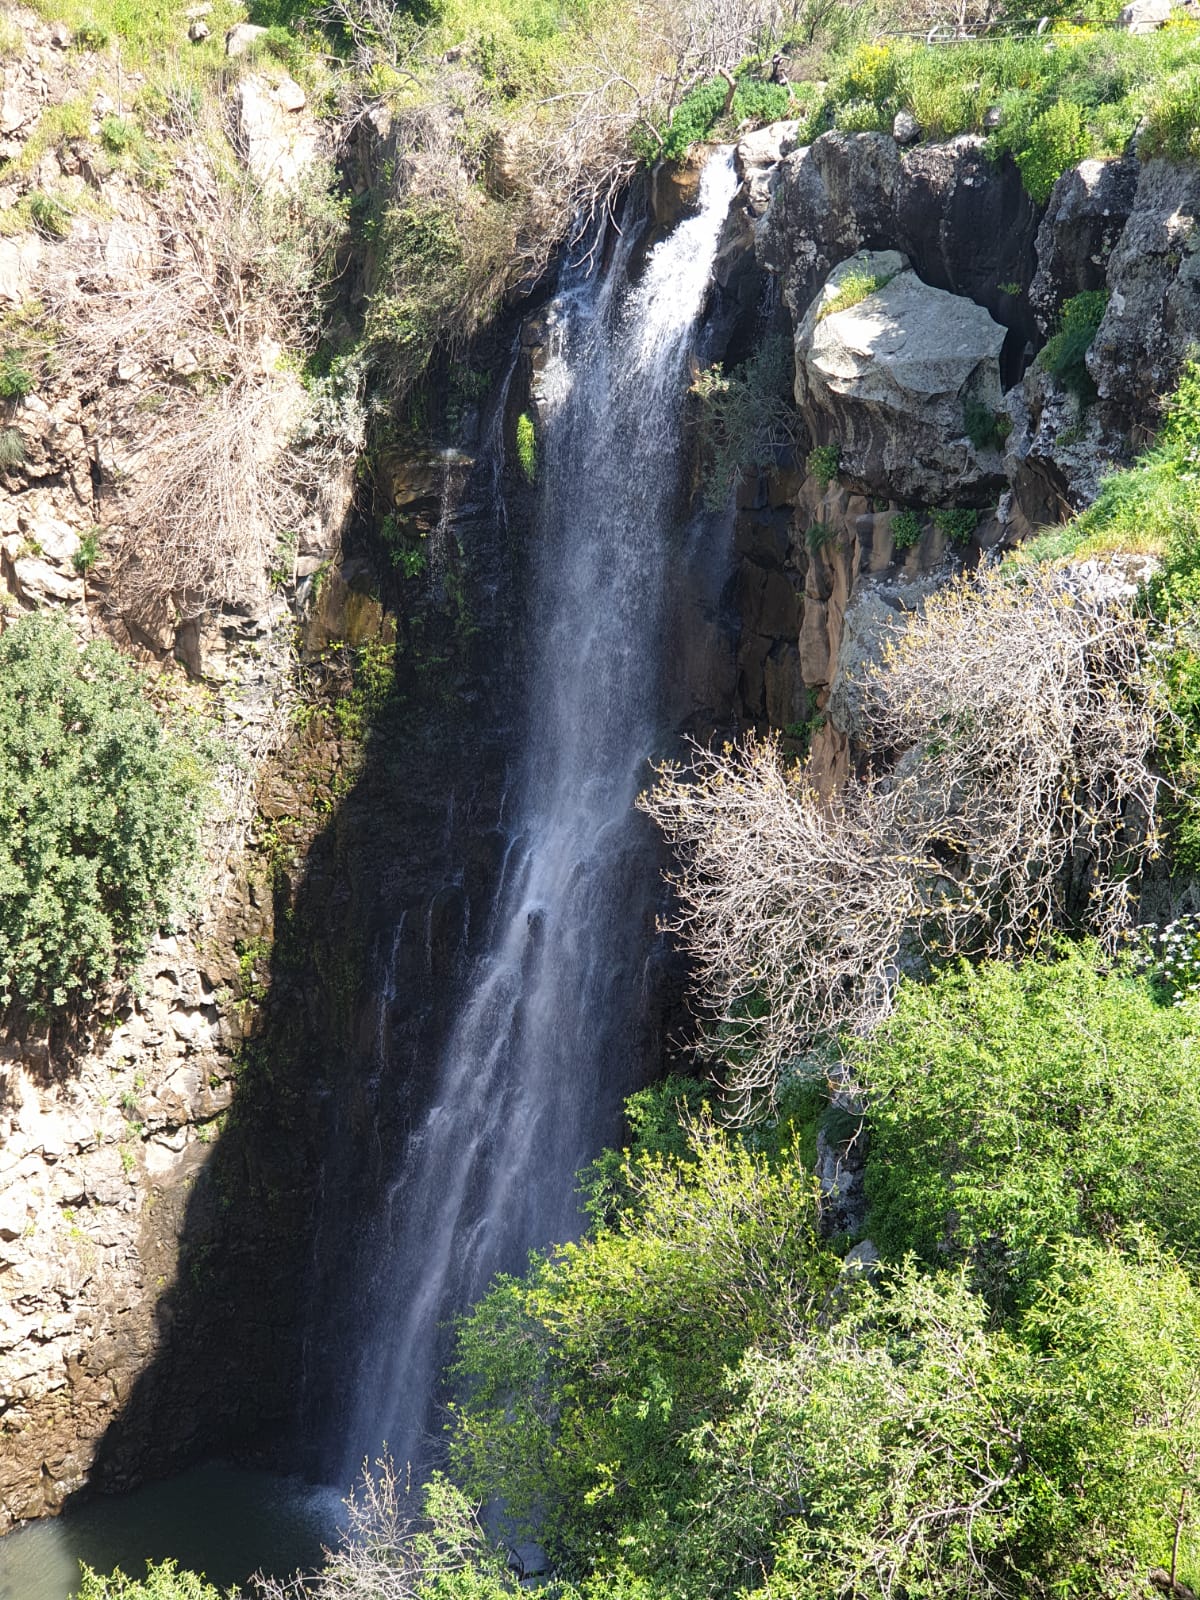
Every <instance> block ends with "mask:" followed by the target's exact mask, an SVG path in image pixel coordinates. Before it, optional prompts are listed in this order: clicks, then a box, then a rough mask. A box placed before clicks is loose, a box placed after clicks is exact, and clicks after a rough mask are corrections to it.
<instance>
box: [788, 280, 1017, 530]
mask: <svg viewBox="0 0 1200 1600" xmlns="http://www.w3.org/2000/svg"><path fill="white" fill-rule="evenodd" d="M872 278H873V279H875V280H876V281H878V282H879V285H880V286H879V287H878V288H876V289H875V290H874V291H873V292H871V293H869V294H867V295H865V296H864V297H863V298H862V299H860V300H858V301H857V302H855V303H853V304H850V305H846V306H844V308H842V309H838V308H839V305H840V304H841V302H842V301H844V300H845V299H846V296H847V292H848V286H849V284H850V283H852V282H853V281H855V280H856V279H857V280H860V281H861V280H862V279H872ZM1004 337H1005V333H1004V329H1003V328H1002V327H1001V326H1000V325H999V323H997V322H994V321H993V320H992V318H991V317H990V316H989V315H988V313H987V312H986V311H985V310H984V309H983V307H982V306H977V305H975V304H974V302H972V301H970V300H967V299H964V298H963V297H962V296H960V295H952V294H947V293H946V292H945V290H942V289H935V288H932V287H931V286H930V285H929V284H927V283H923V282H922V281H921V279H920V278H918V276H917V275H916V273H915V272H913V271H912V269H911V267H910V266H909V264H908V260H907V258H906V257H904V256H902V255H901V254H899V252H897V251H894V250H889V251H874V252H872V251H862V252H859V253H858V254H857V255H855V256H853V257H851V258H850V260H848V261H846V262H844V263H842V265H841V266H839V267H836V268H835V269H834V271H833V272H831V273H830V275H829V278H828V280H827V282H826V284H825V286H824V288H823V289H822V291H821V293H820V295H819V296H818V297H817V298H816V299H815V300H814V301H813V303H812V305H811V306H810V307H809V309H808V311H807V313H806V314H805V317H804V319H803V321H802V322H801V324H800V327H799V328H798V329H797V331H796V401H797V404H798V405H799V407H800V409H801V412H802V414H803V416H804V420H805V423H806V424H807V426H808V428H809V430H810V431H811V433H812V436H813V438H814V439H817V440H818V441H824V442H834V443H836V444H837V445H838V446H839V448H840V451H841V458H840V469H841V472H842V474H843V476H844V477H847V478H849V479H850V480H851V481H853V482H854V483H855V484H857V485H858V486H859V487H860V488H862V490H863V491H864V492H865V493H867V494H872V495H884V496H889V497H893V498H895V499H898V500H903V501H910V502H912V503H914V504H921V505H935V506H937V505H959V504H969V505H977V506H982V505H987V504H989V503H991V502H993V501H994V500H995V498H996V496H997V494H998V493H999V491H1000V489H1001V488H1002V487H1003V482H1004V474H1003V463H1002V461H1001V458H1000V455H999V453H998V452H997V451H996V450H995V449H985V450H977V449H976V448H975V446H974V445H973V444H972V443H971V441H970V439H969V438H968V437H967V435H966V426H965V412H966V407H967V405H968V404H969V403H973V404H977V405H979V406H981V407H986V408H987V409H988V410H991V411H993V412H997V413H998V412H999V411H1000V408H1001V404H1002V396H1001V389H1000V366H999V356H1000V349H1001V346H1002V345H1003V343H1004Z"/></svg>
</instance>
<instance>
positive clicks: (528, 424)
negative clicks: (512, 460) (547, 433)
mask: <svg viewBox="0 0 1200 1600" xmlns="http://www.w3.org/2000/svg"><path fill="white" fill-rule="evenodd" d="M517 463H518V465H519V466H520V468H521V471H522V472H523V473H524V475H525V479H526V482H528V483H533V482H534V480H535V479H536V478H537V432H536V430H535V428H534V426H533V418H532V417H531V416H530V415H529V413H528V411H522V413H521V415H520V416H519V417H518V418H517Z"/></svg>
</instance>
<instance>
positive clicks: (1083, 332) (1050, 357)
mask: <svg viewBox="0 0 1200 1600" xmlns="http://www.w3.org/2000/svg"><path fill="white" fill-rule="evenodd" d="M1107 305H1108V291H1107V289H1087V290H1085V291H1084V293H1083V294H1077V295H1072V297H1071V298H1070V299H1069V300H1068V301H1066V302H1065V304H1064V305H1063V308H1062V314H1061V316H1060V318H1059V325H1058V330H1057V332H1056V333H1054V335H1053V336H1052V337H1051V338H1050V339H1048V340H1047V342H1046V345H1045V348H1044V349H1043V350H1042V351H1041V352H1040V354H1039V355H1038V364H1039V366H1042V367H1044V368H1045V369H1046V371H1047V372H1049V373H1050V374H1051V375H1052V376H1053V377H1055V378H1057V379H1058V381H1059V383H1061V384H1062V385H1063V387H1064V388H1066V389H1070V390H1071V392H1072V393H1073V394H1075V395H1077V396H1078V397H1079V399H1080V400H1081V401H1082V402H1083V403H1084V404H1085V405H1087V404H1090V403H1091V402H1092V401H1093V400H1094V399H1095V398H1096V386H1095V384H1094V383H1093V382H1092V378H1091V374H1090V373H1089V372H1088V369H1087V353H1088V351H1089V350H1090V349H1091V346H1092V340H1093V339H1094V338H1095V337H1096V331H1097V329H1098V328H1099V326H1100V324H1101V322H1102V321H1103V319H1104V310H1105V307H1106V306H1107Z"/></svg>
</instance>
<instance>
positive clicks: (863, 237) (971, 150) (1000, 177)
mask: <svg viewBox="0 0 1200 1600" xmlns="http://www.w3.org/2000/svg"><path fill="white" fill-rule="evenodd" d="M756 181H757V182H758V184H759V185H760V186H762V185H763V184H764V182H765V183H766V184H767V186H768V187H769V188H770V191H771V205H770V209H769V211H768V212H767V213H766V215H765V216H764V217H763V218H762V220H761V222H759V224H758V227H757V234H756V243H757V250H758V257H759V261H760V262H761V264H762V265H763V266H764V267H766V268H767V270H768V271H771V272H774V273H776V274H777V275H778V277H779V281H780V284H781V287H782V290H783V295H784V299H785V301H786V303H787V305H788V307H789V309H790V310H791V312H792V315H793V316H794V317H795V318H796V320H797V321H798V320H799V319H800V318H801V317H802V316H803V315H804V313H805V311H806V310H807V308H808V306H809V303H810V302H811V300H812V298H813V296H814V295H815V294H816V292H817V290H818V289H819V288H820V286H821V284H822V283H823V282H824V280H825V278H826V277H827V276H828V274H829V272H830V270H831V269H832V268H833V267H835V266H837V265H838V263H839V262H841V261H844V260H845V259H846V258H847V257H848V256H851V255H854V254H855V253H856V252H857V251H860V250H899V251H902V252H903V253H904V254H905V255H906V256H907V257H908V258H909V260H910V262H911V263H912V266H913V268H914V270H915V271H916V273H917V274H918V276H919V277H920V278H922V279H923V280H924V281H925V282H926V283H928V284H930V285H932V286H933V287H934V288H939V289H944V290H946V291H948V292H949V293H951V294H957V295H964V296H966V297H967V298H969V299H972V300H974V301H975V302H976V303H977V304H979V305H982V306H985V307H986V308H987V310H988V311H989V312H990V313H991V315H992V316H993V317H994V318H995V319H996V320H997V321H999V322H1001V323H1002V324H1003V325H1004V326H1005V327H1006V328H1008V329H1010V330H1011V333H1012V338H1011V340H1010V345H1011V347H1012V350H1011V360H1010V362H1009V365H1010V366H1011V369H1012V370H1011V377H1010V378H1009V381H1011V378H1012V377H1016V376H1017V371H1018V367H1019V364H1020V360H1021V356H1022V352H1023V349H1024V346H1025V344H1026V342H1027V341H1028V339H1029V338H1030V337H1031V335H1033V334H1034V333H1035V332H1036V330H1035V329H1034V327H1033V325H1032V322H1031V319H1030V315H1029V311H1028V308H1027V307H1026V305H1025V304H1024V301H1023V298H1022V296H1023V291H1024V289H1025V287H1026V286H1027V284H1028V283H1029V280H1030V277H1031V276H1032V271H1033V256H1032V245H1033V239H1034V235H1035V233H1036V229H1037V221H1038V214H1037V208H1036V207H1035V206H1034V204H1033V202H1032V201H1031V200H1030V199H1029V197H1028V195H1026V193H1025V191H1024V189H1023V188H1022V185H1021V180H1020V174H1019V173H1018V172H1017V171H1016V168H1015V167H1012V166H1011V164H1009V163H1007V162H1002V163H1001V164H1000V165H999V166H998V167H997V166H994V165H992V164H991V163H990V162H989V161H988V159H987V156H986V154H985V146H984V141H983V140H982V139H981V138H978V137H975V136H968V135H964V136H963V137H961V138H958V139H952V140H950V141H948V142H947V143H945V144H935V145H917V146H915V147H913V148H911V149H907V150H904V151H902V150H901V149H900V148H899V146H898V145H897V144H896V141H895V140H894V139H892V138H889V137H888V135H887V134H882V133H856V134H845V133H824V134H822V135H821V136H820V138H819V139H817V140H815V141H814V143H813V144H812V145H810V146H807V147H805V148H804V149H800V150H796V151H795V152H794V153H792V154H791V155H786V156H785V157H784V158H783V160H782V161H781V162H780V164H779V167H778V169H777V170H776V172H775V174H774V177H773V178H767V179H765V180H764V179H763V178H762V177H761V176H760V177H758V178H757V179H756Z"/></svg>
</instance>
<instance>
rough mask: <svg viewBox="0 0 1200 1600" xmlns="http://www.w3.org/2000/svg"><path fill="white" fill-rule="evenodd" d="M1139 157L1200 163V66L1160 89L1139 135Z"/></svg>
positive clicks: (1185, 71)
mask: <svg viewBox="0 0 1200 1600" xmlns="http://www.w3.org/2000/svg"><path fill="white" fill-rule="evenodd" d="M1138 155H1139V156H1140V157H1141V158H1142V160H1143V161H1146V160H1148V159H1149V158H1150V157H1151V156H1165V157H1166V158H1167V159H1168V160H1171V161H1196V160H1200V67H1197V66H1191V67H1187V68H1185V69H1184V70H1183V71H1182V72H1177V73H1175V74H1174V75H1173V76H1171V77H1169V78H1168V79H1167V80H1166V82H1165V83H1163V84H1162V85H1161V86H1160V87H1159V88H1158V89H1157V90H1156V92H1155V94H1154V97H1153V99H1152V100H1151V102H1150V106H1149V109H1148V110H1147V112H1146V118H1145V121H1144V122H1143V124H1142V131H1141V133H1140V135H1139V136H1138Z"/></svg>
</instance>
